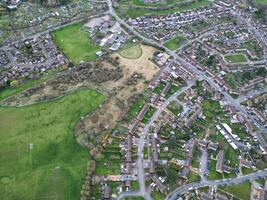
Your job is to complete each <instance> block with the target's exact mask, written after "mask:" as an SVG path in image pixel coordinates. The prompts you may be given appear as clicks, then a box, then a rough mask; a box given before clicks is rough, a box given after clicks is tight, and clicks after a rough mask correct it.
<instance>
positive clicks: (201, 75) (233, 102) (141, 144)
mask: <svg viewBox="0 0 267 200" xmlns="http://www.w3.org/2000/svg"><path fill="white" fill-rule="evenodd" d="M107 3H108V7H109V12H110V14H111V15H112V16H113V17H115V19H116V20H117V21H118V22H119V23H120V24H121V25H123V26H125V27H126V28H127V29H128V30H129V31H131V32H132V33H134V34H135V35H136V36H137V37H139V38H140V39H142V40H143V41H144V42H147V43H149V44H151V45H154V46H156V47H158V48H160V49H164V50H165V52H166V53H168V54H169V55H171V56H172V57H173V58H174V59H175V60H177V61H178V62H179V63H180V64H181V65H182V66H184V67H186V68H189V69H191V70H192V71H193V72H194V73H196V74H197V75H198V79H204V80H206V81H207V82H208V83H209V84H210V85H211V86H212V87H213V88H214V89H215V90H216V91H219V92H220V93H221V94H222V95H223V97H224V100H225V101H226V102H227V103H228V104H229V105H231V106H233V107H235V108H236V109H237V110H239V111H240V112H241V113H242V114H243V115H244V116H245V117H247V118H248V119H250V120H251V121H252V122H253V123H254V124H255V125H256V126H257V127H258V129H259V130H260V131H262V132H263V133H267V128H265V127H264V126H262V125H260V124H259V123H258V122H257V119H256V118H255V117H252V116H250V115H249V113H248V111H247V110H246V108H245V107H242V106H241V105H240V102H239V101H238V100H236V99H234V98H233V97H232V96H231V95H229V94H228V93H227V92H226V91H224V90H223V89H222V88H221V87H220V86H219V85H217V84H216V83H215V81H214V80H213V79H212V78H210V77H208V76H206V75H205V73H204V72H202V71H200V70H198V69H197V68H196V67H194V66H193V65H191V64H190V63H189V62H187V61H186V60H185V59H184V58H182V57H180V56H178V55H177V54H176V53H175V51H171V50H170V49H168V48H166V47H164V46H163V45H162V44H160V43H158V42H156V41H154V40H152V39H149V38H146V37H145V36H143V35H141V34H140V33H139V32H138V31H136V30H135V29H134V28H133V27H131V26H130V25H129V24H127V23H126V22H125V21H124V20H123V19H121V18H120V17H119V16H118V15H117V14H116V12H115V11H114V9H113V6H112V2H111V0H107ZM257 35H258V32H257ZM263 40H264V39H263ZM264 42H265V41H264ZM265 44H266V43H265ZM174 95H175V94H174ZM170 98H172V97H170ZM168 102H169V99H168V100H167V101H166V102H165V103H164V104H163V105H162V106H161V107H160V108H159V109H158V110H157V111H156V112H155V113H154V115H153V116H152V118H151V120H150V121H149V123H148V124H147V125H146V126H145V129H144V132H143V134H142V136H141V138H140V142H139V146H138V162H137V166H138V174H139V177H138V179H139V184H140V187H141V188H140V192H141V194H143V192H145V185H144V182H145V180H144V177H145V176H144V168H143V161H142V153H143V148H144V139H145V136H146V134H147V133H148V131H149V128H150V126H151V125H152V124H153V122H154V121H155V120H156V119H157V117H158V116H159V114H160V113H161V112H162V111H163V110H164V105H166V103H167V105H168ZM203 168H204V167H203ZM258 173H260V174H264V175H266V174H265V173H266V172H265V171H263V172H258ZM258 173H257V172H256V173H253V174H251V175H250V176H241V177H238V178H235V179H230V180H227V181H226V182H227V183H229V184H234V183H238V181H239V180H243V179H244V180H249V179H250V178H253V177H258V176H257V174H258ZM140 179H143V180H140ZM224 181H225V180H221V182H215V181H205V179H202V182H201V183H193V186H194V184H196V186H198V185H199V186H201V185H203V184H211V185H212V184H214V183H216V184H217V185H220V183H221V185H222V183H224ZM182 187H184V188H185V189H184V190H181V189H179V188H178V189H177V190H175V191H176V192H175V193H176V194H180V192H183V191H187V190H188V189H189V188H190V187H191V186H190V185H189V186H188V185H185V186H182ZM142 196H144V197H145V199H149V198H150V196H149V195H142Z"/></svg>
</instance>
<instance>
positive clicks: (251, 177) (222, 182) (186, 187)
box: [166, 169, 267, 200]
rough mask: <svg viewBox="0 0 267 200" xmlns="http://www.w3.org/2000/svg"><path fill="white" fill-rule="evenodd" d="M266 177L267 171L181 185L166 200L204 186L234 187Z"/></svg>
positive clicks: (171, 199)
mask: <svg viewBox="0 0 267 200" xmlns="http://www.w3.org/2000/svg"><path fill="white" fill-rule="evenodd" d="M262 177H267V169H265V170H261V171H257V172H255V173H252V174H249V175H244V176H239V177H236V178H232V179H221V180H215V181H209V180H206V181H202V182H198V183H197V182H195V183H190V184H186V185H182V186H181V187H178V188H177V189H176V190H174V191H173V192H172V193H170V194H169V195H168V196H167V197H166V200H176V199H177V198H178V197H179V195H182V194H184V193H186V192H187V191H188V190H191V189H195V188H201V187H206V186H225V185H234V184H241V183H243V182H245V181H252V180H256V179H258V178H262Z"/></svg>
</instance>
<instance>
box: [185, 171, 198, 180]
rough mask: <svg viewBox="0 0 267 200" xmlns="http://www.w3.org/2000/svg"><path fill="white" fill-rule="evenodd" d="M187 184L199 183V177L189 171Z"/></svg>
mask: <svg viewBox="0 0 267 200" xmlns="http://www.w3.org/2000/svg"><path fill="white" fill-rule="evenodd" d="M187 181H188V183H193V182H198V181H200V176H199V175H198V174H196V173H195V172H192V171H190V172H189V175H188V180H187Z"/></svg>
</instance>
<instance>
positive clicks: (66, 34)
mask: <svg viewBox="0 0 267 200" xmlns="http://www.w3.org/2000/svg"><path fill="white" fill-rule="evenodd" d="M82 26H83V24H72V25H69V26H66V27H64V28H62V29H59V30H56V31H54V32H53V33H52V35H53V38H54V41H55V43H56V44H57V45H58V46H59V48H60V49H62V51H63V52H64V53H65V54H66V55H67V57H68V58H69V59H70V60H71V61H72V62H74V63H79V62H81V61H91V60H94V59H96V58H97V56H96V52H97V51H99V50H100V47H98V46H96V45H95V44H94V43H93V42H92V41H91V40H90V39H89V35H88V33H87V32H85V31H83V30H82Z"/></svg>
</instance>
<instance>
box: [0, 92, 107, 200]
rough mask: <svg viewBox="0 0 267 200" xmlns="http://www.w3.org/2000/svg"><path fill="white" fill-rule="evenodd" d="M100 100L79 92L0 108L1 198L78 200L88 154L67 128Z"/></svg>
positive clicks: (88, 93) (101, 97) (92, 93)
mask: <svg viewBox="0 0 267 200" xmlns="http://www.w3.org/2000/svg"><path fill="white" fill-rule="evenodd" d="M104 99H105V97H104V95H102V94H101V93H99V92H97V91H95V90H81V91H78V92H75V93H73V94H71V95H68V96H66V97H62V98H60V99H57V100H54V101H50V102H46V103H39V104H35V105H31V106H26V107H19V108H17V107H0V127H1V131H0V163H1V165H0V194H1V195H0V196H1V199H2V200H9V199H21V200H24V199H25V200H28V199H69V200H72V199H79V197H80V189H81V185H82V183H83V177H84V176H85V173H86V166H87V161H88V158H89V154H88V151H87V150H86V149H84V148H82V147H81V146H80V145H79V144H77V143H76V141H75V138H74V134H73V128H74V125H75V123H76V121H77V120H78V119H79V118H80V117H81V116H83V115H85V114H87V113H89V112H92V111H93V110H95V109H96V108H97V107H98V106H99V105H100V104H101V103H102V102H103V101H104Z"/></svg>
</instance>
